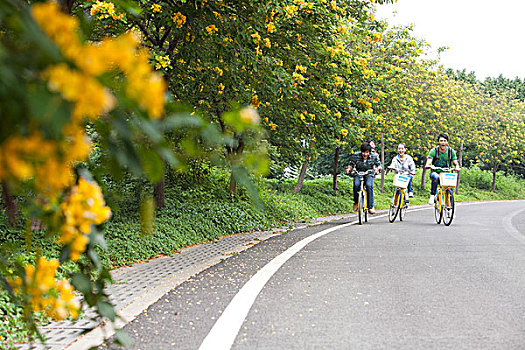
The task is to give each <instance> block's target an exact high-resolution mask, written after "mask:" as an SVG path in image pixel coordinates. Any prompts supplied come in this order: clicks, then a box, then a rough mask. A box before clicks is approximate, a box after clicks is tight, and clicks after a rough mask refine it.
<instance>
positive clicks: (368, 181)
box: [365, 175, 375, 209]
mask: <svg viewBox="0 0 525 350" xmlns="http://www.w3.org/2000/svg"><path fill="white" fill-rule="evenodd" d="M374 179H375V176H374V175H368V176H366V177H365V186H366V192H367V193H368V195H367V203H366V204H367V206H368V209H373V208H374Z"/></svg>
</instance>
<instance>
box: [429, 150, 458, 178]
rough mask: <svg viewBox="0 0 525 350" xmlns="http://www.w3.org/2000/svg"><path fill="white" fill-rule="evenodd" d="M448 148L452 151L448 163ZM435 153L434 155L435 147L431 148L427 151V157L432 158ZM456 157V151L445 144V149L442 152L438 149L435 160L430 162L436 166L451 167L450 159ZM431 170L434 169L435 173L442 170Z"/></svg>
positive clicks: (455, 158)
mask: <svg viewBox="0 0 525 350" xmlns="http://www.w3.org/2000/svg"><path fill="white" fill-rule="evenodd" d="M449 149H450V150H451V151H452V154H451V156H452V157H451V158H450V160H451V163H450V164H448V150H449ZM435 155H436V147H434V148H432V149H431V150H430V152H428V159H434V156H435ZM457 159H458V157H456V152H455V151H454V150H453V149H452V148H450V147H448V146H447V149H446V150H445V152H443V153H441V151H439V150H438V158H437V159H436V161H435V162H433V163H432V165H434V166H438V167H441V168H447V167H452V166H453V164H452V161H453V160H457ZM432 171H435V172H436V173H441V172H443V170H441V169H436V170H432Z"/></svg>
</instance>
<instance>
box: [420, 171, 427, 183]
mask: <svg viewBox="0 0 525 350" xmlns="http://www.w3.org/2000/svg"><path fill="white" fill-rule="evenodd" d="M426 174H427V168H425V167H423V174H421V188H425V179H426V178H425V175H426Z"/></svg>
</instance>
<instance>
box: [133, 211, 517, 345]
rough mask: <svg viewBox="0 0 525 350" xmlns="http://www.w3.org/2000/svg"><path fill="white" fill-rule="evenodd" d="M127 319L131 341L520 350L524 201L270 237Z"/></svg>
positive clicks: (338, 224) (419, 213)
mask: <svg viewBox="0 0 525 350" xmlns="http://www.w3.org/2000/svg"><path fill="white" fill-rule="evenodd" d="M354 220H355V219H354ZM305 239H306V240H307V241H305ZM225 310H226V311H225ZM125 330H126V331H127V332H128V333H129V334H130V335H131V336H132V337H133V338H134V340H135V348H136V349H198V348H199V347H200V348H201V349H203V350H204V349H221V348H224V349H228V348H230V347H231V348H233V349H324V348H326V349H422V348H424V349H523V348H525V201H509V202H484V203H472V204H469V203H464V204H463V203H460V204H459V205H458V207H457V216H456V217H455V218H454V222H453V223H452V225H451V226H450V227H445V226H443V225H436V224H435V222H434V217H433V212H432V211H431V210H430V209H429V208H417V209H415V210H413V211H409V212H408V213H407V216H406V219H405V221H404V222H398V221H396V222H395V223H394V224H390V223H388V221H387V218H386V217H385V216H381V215H376V217H375V218H373V219H372V220H371V221H370V222H369V223H368V224H365V225H363V226H359V225H354V224H352V223H351V222H348V220H347V221H344V222H343V221H341V222H334V223H330V224H325V225H322V226H317V227H310V228H307V229H302V230H297V231H292V232H289V233H287V234H285V235H280V236H276V237H274V238H272V239H270V240H268V241H265V242H262V243H260V244H258V245H256V246H254V247H253V248H251V249H249V250H247V251H245V252H243V253H240V254H238V255H235V256H233V257H231V258H229V259H227V260H225V261H223V262H222V263H220V264H218V265H215V266H213V267H211V268H209V269H208V270H206V271H204V272H203V273H201V274H199V275H197V276H195V277H194V278H192V279H191V280H189V281H187V282H185V283H184V284H182V285H180V286H179V287H177V288H176V289H174V290H172V291H171V292H169V293H167V294H166V295H165V296H164V297H162V298H161V299H160V300H159V301H158V302H157V303H155V304H154V305H152V306H151V307H150V308H149V309H148V310H147V311H146V312H144V313H143V314H141V315H140V316H139V317H138V318H137V319H135V320H134V321H133V322H132V323H130V324H129V325H127V326H126V327H125Z"/></svg>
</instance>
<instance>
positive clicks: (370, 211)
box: [368, 208, 376, 214]
mask: <svg viewBox="0 0 525 350" xmlns="http://www.w3.org/2000/svg"><path fill="white" fill-rule="evenodd" d="M368 212H369V213H370V214H375V213H376V210H375V209H374V208H372V209H368Z"/></svg>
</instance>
